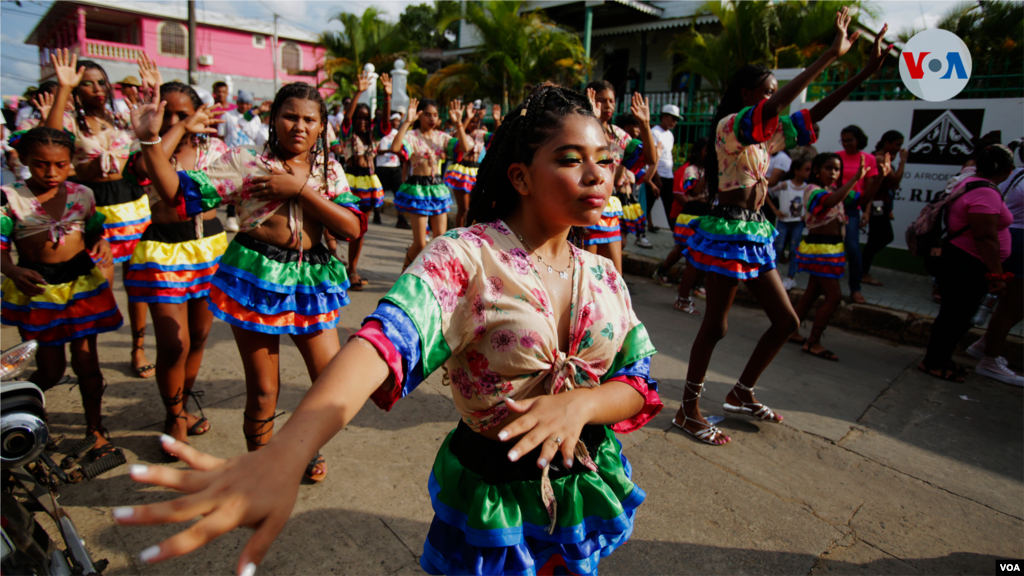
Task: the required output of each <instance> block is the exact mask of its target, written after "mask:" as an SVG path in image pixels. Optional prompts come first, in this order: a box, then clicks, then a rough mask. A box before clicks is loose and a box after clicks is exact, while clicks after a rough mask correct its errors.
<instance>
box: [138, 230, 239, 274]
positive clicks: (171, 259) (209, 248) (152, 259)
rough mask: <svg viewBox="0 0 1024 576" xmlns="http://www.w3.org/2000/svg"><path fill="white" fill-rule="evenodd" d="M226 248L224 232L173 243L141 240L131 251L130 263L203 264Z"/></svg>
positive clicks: (226, 236) (164, 264)
mask: <svg viewBox="0 0 1024 576" xmlns="http://www.w3.org/2000/svg"><path fill="white" fill-rule="evenodd" d="M227 248H228V235H227V234H226V233H224V232H221V233H220V234H215V235H213V236H207V237H206V238H200V239H199V240H189V241H188V242H177V243H174V244H166V243H164V242H154V241H152V240H143V241H142V242H139V244H138V246H136V247H135V251H134V252H132V259H131V264H148V263H156V264H159V265H161V266H181V265H184V264H203V263H206V262H214V261H215V260H217V259H218V258H220V257H221V256H223V255H224V251H225V250H227Z"/></svg>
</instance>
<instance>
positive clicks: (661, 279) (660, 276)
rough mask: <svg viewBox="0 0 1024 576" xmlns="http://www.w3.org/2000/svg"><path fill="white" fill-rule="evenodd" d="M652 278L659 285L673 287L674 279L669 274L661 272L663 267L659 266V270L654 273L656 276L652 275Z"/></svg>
mask: <svg viewBox="0 0 1024 576" xmlns="http://www.w3.org/2000/svg"><path fill="white" fill-rule="evenodd" d="M651 278H654V280H655V281H657V282H658V284H661V285H662V286H671V285H672V279H671V278H669V277H668V273H667V272H663V271H662V270H661V266H658V268H657V269H656V270H655V271H654V274H651Z"/></svg>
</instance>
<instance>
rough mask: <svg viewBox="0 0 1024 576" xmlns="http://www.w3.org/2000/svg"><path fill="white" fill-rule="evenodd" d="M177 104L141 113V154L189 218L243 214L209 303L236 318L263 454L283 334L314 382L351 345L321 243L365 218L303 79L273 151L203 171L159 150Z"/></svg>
mask: <svg viewBox="0 0 1024 576" xmlns="http://www.w3.org/2000/svg"><path fill="white" fill-rule="evenodd" d="M168 106H169V103H168V102H167V101H161V102H160V104H159V105H157V104H156V103H154V102H149V103H147V104H146V105H144V106H141V107H139V108H137V109H136V110H134V111H132V123H133V125H134V126H135V131H136V134H137V135H138V137H139V144H140V145H141V146H142V158H143V160H144V161H145V165H146V170H147V171H148V176H149V178H150V179H151V180H152V183H153V186H154V188H156V191H157V192H158V193H159V194H160V197H161V199H163V201H165V202H167V203H169V204H172V205H173V206H174V207H175V209H176V210H177V213H178V216H179V217H181V218H182V219H187V218H192V217H195V216H197V215H199V214H202V213H204V212H206V211H208V210H212V209H214V208H216V207H217V206H218V205H220V204H221V203H223V202H230V203H232V204H234V205H235V206H236V207H237V209H238V219H239V225H240V227H241V231H240V232H239V234H238V235H236V236H235V238H234V240H232V241H231V244H229V245H228V248H227V250H226V251H225V252H224V255H223V256H222V257H221V260H220V263H219V266H218V267H217V272H216V273H215V274H214V276H213V278H212V279H211V280H210V284H211V285H210V293H209V296H208V299H209V307H210V311H211V312H213V315H214V316H216V317H218V318H220V319H221V320H224V321H225V322H227V323H229V324H231V329H232V331H233V332H234V335H235V343H236V344H237V345H238V351H239V353H240V354H241V356H242V364H243V366H244V368H245V385H246V390H247V398H246V402H245V411H244V412H243V414H242V415H243V417H244V423H243V425H242V430H243V432H244V434H245V439H246V444H247V446H248V448H249V450H257V449H259V448H261V447H263V446H266V444H267V442H269V441H270V438H271V437H272V436H273V429H274V424H273V422H274V419H275V418H276V417H277V416H279V415H280V414H275V408H276V407H277V395H278V389H279V386H280V382H279V374H278V350H279V346H280V337H281V335H282V334H288V335H289V336H291V338H292V341H293V342H294V343H295V345H296V346H297V347H298V349H299V352H300V353H301V354H302V358H303V360H305V362H306V368H307V369H308V370H309V376H310V380H313V381H315V380H316V379H317V378H318V377H319V376H320V373H321V372H323V371H324V369H325V368H326V367H327V364H328V362H330V360H331V358H333V357H334V356H335V355H337V353H338V350H339V349H340V348H341V347H340V344H339V342H338V333H337V331H335V330H334V327H335V326H336V325H337V324H338V316H339V312H340V309H341V307H342V306H345V305H346V304H348V296H347V295H346V293H345V290H346V289H347V288H348V285H349V284H348V278H347V277H346V276H345V268H344V266H342V264H341V262H339V261H338V260H336V259H334V258H333V257H332V256H331V254H330V253H329V252H328V250H327V248H326V247H325V246H324V245H323V244H322V243H321V240H322V238H323V234H324V230H325V229H329V230H331V231H332V232H333V233H334V234H336V235H338V236H339V237H342V238H355V237H358V236H361V235H362V234H363V233H364V232H365V231H366V215H365V214H363V213H361V212H360V211H359V209H358V208H357V207H356V203H357V202H358V199H357V198H356V197H355V196H353V195H352V193H351V192H350V191H349V188H348V183H347V181H346V180H345V173H344V172H343V171H342V169H341V166H340V165H339V164H338V163H337V162H334V161H332V160H329V159H328V157H327V139H326V132H325V130H324V123H325V122H326V119H327V109H326V106H325V104H324V101H323V98H322V97H321V96H320V93H319V92H317V90H316V88H314V87H313V86H310V85H309V84H305V83H302V82H296V83H293V84H289V85H287V86H285V87H284V88H282V89H281V90H280V91H278V93H277V96H276V97H275V98H274V104H273V106H272V107H271V110H270V139H269V140H268V142H267V148H266V150H265V151H264V152H263V153H257V152H255V151H252V150H247V149H242V148H236V149H233V150H230V151H228V152H227V153H225V154H224V155H223V156H221V157H220V158H219V159H217V160H216V161H215V162H213V163H212V164H210V166H208V167H207V168H206V170H205V171H195V170H193V171H189V170H181V171H176V170H175V168H174V166H173V165H172V163H171V162H170V161H169V159H168V154H167V153H166V152H165V151H164V148H163V147H162V146H160V144H161V141H162V140H161V137H160V130H161V128H162V126H163V117H164V113H165V111H166V109H167V107H168ZM164 448H165V449H166V445H165V446H164ZM172 454H173V452H172ZM174 455H177V454H174ZM309 458H311V460H310V459H309ZM309 458H307V463H306V466H305V471H306V476H308V477H309V478H310V479H312V480H314V481H320V480H322V479H323V478H324V476H326V474H327V467H326V464H325V462H324V459H323V457H322V456H320V454H310V455H309Z"/></svg>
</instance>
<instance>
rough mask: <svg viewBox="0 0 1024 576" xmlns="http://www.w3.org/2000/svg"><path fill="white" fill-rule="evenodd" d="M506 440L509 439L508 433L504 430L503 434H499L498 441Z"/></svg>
mask: <svg viewBox="0 0 1024 576" xmlns="http://www.w3.org/2000/svg"><path fill="white" fill-rule="evenodd" d="M506 439H508V432H506V431H504V430H502V431H501V432H498V440H506Z"/></svg>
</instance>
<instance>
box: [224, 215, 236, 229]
mask: <svg viewBox="0 0 1024 576" xmlns="http://www.w3.org/2000/svg"><path fill="white" fill-rule="evenodd" d="M224 229H225V230H227V231H228V232H238V218H235V217H234V216H229V217H228V219H227V222H225V223H224Z"/></svg>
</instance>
